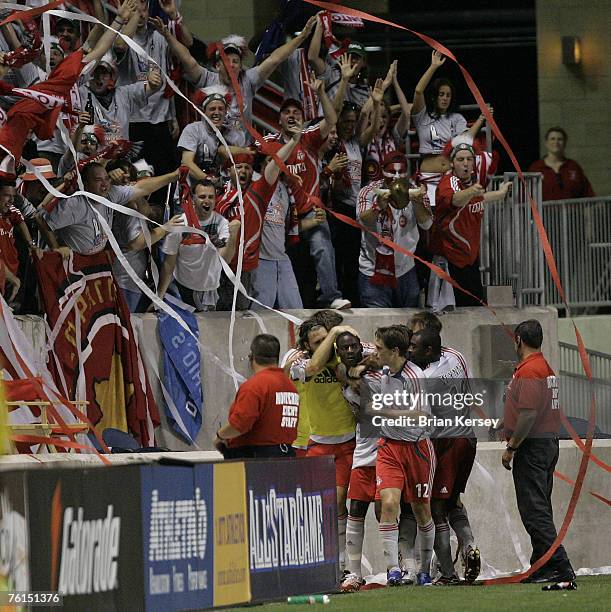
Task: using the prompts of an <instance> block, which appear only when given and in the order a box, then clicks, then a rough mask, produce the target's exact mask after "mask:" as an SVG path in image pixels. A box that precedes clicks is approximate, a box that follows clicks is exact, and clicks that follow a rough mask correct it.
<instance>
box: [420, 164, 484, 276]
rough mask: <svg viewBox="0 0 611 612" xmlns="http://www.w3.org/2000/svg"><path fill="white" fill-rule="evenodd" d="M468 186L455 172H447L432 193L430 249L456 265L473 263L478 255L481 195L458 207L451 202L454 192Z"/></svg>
mask: <svg viewBox="0 0 611 612" xmlns="http://www.w3.org/2000/svg"><path fill="white" fill-rule="evenodd" d="M470 186H471V185H465V184H463V182H462V181H461V180H460V179H459V178H458V177H457V176H455V175H454V174H446V175H445V176H444V177H443V178H442V179H441V181H440V182H439V185H438V186H437V191H436V196H435V204H436V206H435V219H434V221H433V227H432V229H431V243H430V250H431V252H432V253H435V254H436V255H443V257H445V258H446V259H447V260H448V261H449V262H450V263H452V264H454V265H455V266H457V267H458V268H464V267H465V266H470V265H472V264H474V263H475V261H476V260H477V257H478V256H479V243H480V235H481V231H482V218H483V216H484V198H483V197H482V196H479V197H476V198H473V199H472V200H470V202H469V203H468V204H467V205H465V206H462V207H460V208H458V207H457V206H454V205H453V204H452V197H453V196H454V194H455V193H457V192H458V191H462V190H463V189H467V188H469V187H470Z"/></svg>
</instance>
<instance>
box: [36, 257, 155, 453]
mask: <svg viewBox="0 0 611 612" xmlns="http://www.w3.org/2000/svg"><path fill="white" fill-rule="evenodd" d="M35 266H36V272H37V275H38V281H39V286H40V291H41V298H42V302H43V307H44V310H45V313H46V320H47V323H48V325H49V327H50V329H51V332H50V340H49V342H50V349H51V355H50V360H49V362H50V367H51V368H52V372H53V375H54V377H55V381H56V383H57V385H58V387H59V388H60V390H63V391H64V393H65V394H66V395H67V396H68V397H69V398H70V399H86V400H87V401H88V402H89V404H88V406H87V413H88V416H89V418H90V420H91V421H92V422H93V423H95V424H96V425H97V426H98V430H99V431H103V430H104V429H105V428H106V427H115V428H117V429H121V430H123V431H127V430H128V428H129V430H130V431H131V432H132V433H133V434H134V436H135V437H136V438H137V439H138V441H139V442H140V443H141V444H142V446H152V445H154V427H156V426H157V425H159V414H158V412H157V406H156V405H155V401H154V399H153V395H152V393H151V390H150V387H149V384H148V379H147V377H146V373H145V370H144V366H143V363H142V359H141V357H140V352H139V350H138V346H137V340H136V335H135V333H134V329H133V327H132V324H131V320H130V316H129V310H128V308H127V304H126V303H125V300H124V298H123V294H122V293H121V291H120V290H119V288H118V286H117V285H116V283H115V281H114V278H113V276H112V266H111V262H110V256H109V255H108V253H106V252H101V253H96V254H95V255H78V254H77V253H73V255H72V256H71V258H70V259H69V260H67V261H66V260H62V258H61V256H60V255H59V253H45V255H44V257H43V258H42V259H41V260H40V261H38V260H36V261H35Z"/></svg>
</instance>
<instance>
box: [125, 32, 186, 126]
mask: <svg viewBox="0 0 611 612" xmlns="http://www.w3.org/2000/svg"><path fill="white" fill-rule="evenodd" d="M133 39H134V42H136V43H138V44H139V45H140V46H141V47H142V48H143V49H144V51H145V52H146V53H147V54H148V55H149V56H150V57H152V58H153V59H154V60H155V61H156V62H157V63H158V64H159V66H160V67H161V69H162V70H163V71H164V72H165V73H166V74H167V72H168V43H167V42H166V40H165V38H164V37H163V36H162V35H161V34H159V32H157V31H156V30H153V29H152V28H147V29H146V30H145V32H144V33H139V32H136V33H135V34H134V36H133ZM152 65H153V64H149V60H148V59H146V58H145V57H143V56H140V55H138V54H137V53H136V52H135V51H133V50H132V49H129V48H128V49H127V51H126V53H125V55H124V56H123V57H122V58H121V59H120V60H119V62H118V68H119V78H118V84H119V85H131V84H134V83H143V82H145V81H146V80H147V76H148V72H149V68H150V66H152ZM164 90H165V80H164V82H163V84H162V85H161V87H160V88H159V89H158V90H157V91H156V92H155V93H153V94H151V95H150V96H149V97H148V101H147V102H146V104H142V105H140V106H139V107H138V108H135V109H134V110H133V111H132V113H131V116H130V117H129V122H130V123H152V124H157V123H163V122H164V121H169V120H170V119H173V118H174V104H173V102H172V100H171V98H166V97H164V95H163V93H164Z"/></svg>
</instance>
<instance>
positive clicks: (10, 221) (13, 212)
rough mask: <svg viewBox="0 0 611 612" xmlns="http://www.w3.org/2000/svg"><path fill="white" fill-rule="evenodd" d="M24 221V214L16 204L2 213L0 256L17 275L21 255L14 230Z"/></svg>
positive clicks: (0, 217) (0, 221)
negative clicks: (18, 253)
mask: <svg viewBox="0 0 611 612" xmlns="http://www.w3.org/2000/svg"><path fill="white" fill-rule="evenodd" d="M23 222H24V219H23V215H22V214H21V212H19V209H17V208H15V207H14V206H10V207H9V209H8V210H7V211H6V212H5V213H4V214H0V256H1V257H2V261H4V264H5V265H6V267H7V268H8V269H9V270H10V271H11V272H12V273H13V274H15V275H16V274H17V270H18V268H19V256H18V255H17V247H16V246H15V236H14V233H15V232H14V231H15V226H16V225H19V224H20V223H23Z"/></svg>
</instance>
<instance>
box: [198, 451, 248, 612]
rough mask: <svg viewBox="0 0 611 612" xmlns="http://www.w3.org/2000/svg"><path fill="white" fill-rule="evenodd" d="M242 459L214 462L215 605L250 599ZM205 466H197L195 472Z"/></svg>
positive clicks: (244, 483) (244, 477)
mask: <svg viewBox="0 0 611 612" xmlns="http://www.w3.org/2000/svg"><path fill="white" fill-rule="evenodd" d="M244 466H245V464H244V463H242V462H230V463H215V464H214V606H215V607H216V606H227V605H230V604H237V603H245V602H247V601H250V575H249V571H248V570H249V568H248V523H247V521H246V518H247V513H246V472H245V469H244ZM202 467H207V466H201V465H200V466H197V467H196V468H195V470H196V472H197V471H199V470H201V469H202Z"/></svg>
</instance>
